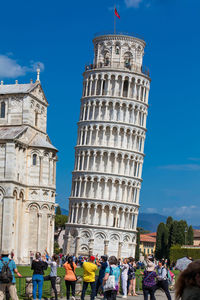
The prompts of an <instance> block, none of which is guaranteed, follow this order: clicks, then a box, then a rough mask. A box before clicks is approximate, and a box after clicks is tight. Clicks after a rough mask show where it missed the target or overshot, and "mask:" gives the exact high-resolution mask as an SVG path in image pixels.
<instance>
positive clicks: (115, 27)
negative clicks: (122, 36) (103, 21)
mask: <svg viewBox="0 0 200 300" xmlns="http://www.w3.org/2000/svg"><path fill="white" fill-rule="evenodd" d="M115 9H116V5H115ZM114 34H116V15H115V10H114Z"/></svg>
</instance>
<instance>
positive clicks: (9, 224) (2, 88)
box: [0, 69, 57, 264]
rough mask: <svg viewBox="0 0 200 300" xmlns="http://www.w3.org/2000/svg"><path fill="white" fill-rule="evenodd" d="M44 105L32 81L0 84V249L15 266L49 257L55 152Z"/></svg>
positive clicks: (51, 244)
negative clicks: (38, 253)
mask: <svg viewBox="0 0 200 300" xmlns="http://www.w3.org/2000/svg"><path fill="white" fill-rule="evenodd" d="M47 107H48V102H47V99H46V97H45V94H44V91H43V89H42V87H41V84H40V79H39V69H38V70H37V81H36V82H35V83H33V82H32V81H31V82H30V83H28V84H19V83H18V81H16V82H15V84H9V85H6V84H4V83H3V81H1V85H0V249H1V250H4V251H8V252H9V253H10V252H11V251H13V252H14V258H15V261H16V262H17V263H18V264H27V263H29V261H30V252H31V251H32V252H34V253H35V252H36V251H41V252H44V249H47V251H48V252H49V253H51V254H52V253H53V246H54V245H53V244H54V215H55V192H56V161H57V155H56V153H57V149H56V148H55V147H54V146H53V145H52V143H51V141H50V139H49V137H48V135H47V133H46V126H47Z"/></svg>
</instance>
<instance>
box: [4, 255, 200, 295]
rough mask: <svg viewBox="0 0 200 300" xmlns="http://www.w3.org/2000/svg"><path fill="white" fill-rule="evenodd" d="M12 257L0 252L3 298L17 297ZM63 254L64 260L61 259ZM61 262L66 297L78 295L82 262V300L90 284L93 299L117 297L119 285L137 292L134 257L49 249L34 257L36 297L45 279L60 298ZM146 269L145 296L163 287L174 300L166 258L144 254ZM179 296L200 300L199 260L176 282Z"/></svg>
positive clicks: (33, 279) (126, 293) (143, 272)
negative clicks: (50, 251) (83, 254)
mask: <svg viewBox="0 0 200 300" xmlns="http://www.w3.org/2000/svg"><path fill="white" fill-rule="evenodd" d="M13 257H14V255H12V258H9V254H8V253H7V252H2V253H1V259H0V300H3V299H4V297H6V300H8V299H9V298H10V297H11V298H12V299H13V300H18V295H17V289H16V284H15V283H16V279H15V276H14V273H16V274H17V276H18V277H21V274H20V273H19V272H18V270H17V266H16V264H15V262H14V260H13ZM61 258H62V261H61ZM60 264H62V267H63V268H64V269H65V277H64V280H65V285H66V298H67V300H69V299H70V294H71V299H72V300H75V295H76V282H77V276H76V268H77V265H80V266H81V267H82V268H83V284H82V292H81V300H84V299H85V295H86V291H87V289H88V286H89V285H90V288H91V292H90V299H91V300H94V299H95V297H96V296H97V295H98V294H100V295H101V296H102V297H103V299H104V300H115V299H116V297H117V295H118V294H119V291H120V287H121V288H122V294H123V296H122V297H123V298H127V296H138V295H137V293H136V274H135V273H136V266H137V265H136V261H135V259H134V258H133V257H129V258H124V259H123V260H121V259H119V260H118V259H117V258H116V257H115V256H110V257H108V256H107V255H103V256H101V258H98V256H96V257H94V256H90V257H88V258H86V257H85V258H82V257H79V258H76V257H75V256H70V255H67V256H66V257H64V259H63V257H60V256H59V255H56V254H54V255H53V256H52V257H50V256H49V254H48V253H47V251H46V250H45V253H44V254H43V255H41V253H40V252H36V253H35V257H33V259H32V260H31V269H32V270H33V275H32V284H33V299H34V300H35V299H36V298H37V291H38V299H39V300H40V299H42V292H43V283H44V281H46V280H49V281H50V282H51V287H52V289H53V291H54V295H55V300H57V299H58V293H57V288H56V278H57V268H58V266H59V265H60ZM144 264H145V269H144V271H140V273H141V275H142V276H143V279H142V290H143V295H144V300H147V299H148V296H149V295H150V300H155V299H156V298H155V292H156V290H157V289H162V290H163V291H164V292H165V294H166V297H167V299H168V300H171V295H170V292H169V283H170V282H171V281H172V280H173V276H174V274H173V273H172V272H171V271H170V270H169V269H168V267H167V264H166V261H165V260H160V261H158V262H157V261H155V259H154V258H153V257H152V256H148V257H146V258H145V262H144ZM48 266H50V268H51V271H50V274H49V275H47V276H44V274H45V270H47V268H48ZM98 268H99V275H98V276H97V277H96V271H97V269H98ZM175 297H176V299H177V300H178V299H183V300H197V299H200V260H196V261H193V262H192V263H190V264H189V265H188V267H187V268H186V269H185V270H184V271H183V272H181V273H180V275H179V277H178V279H177V282H176V285H175Z"/></svg>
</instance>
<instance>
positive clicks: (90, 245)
mask: <svg viewBox="0 0 200 300" xmlns="http://www.w3.org/2000/svg"><path fill="white" fill-rule="evenodd" d="M88 246H89V256H91V255H93V249H94V239H90V240H89V245H88Z"/></svg>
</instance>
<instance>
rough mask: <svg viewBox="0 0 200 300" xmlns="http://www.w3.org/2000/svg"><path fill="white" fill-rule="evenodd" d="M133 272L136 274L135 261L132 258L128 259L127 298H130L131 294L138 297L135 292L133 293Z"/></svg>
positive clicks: (134, 286)
mask: <svg viewBox="0 0 200 300" xmlns="http://www.w3.org/2000/svg"><path fill="white" fill-rule="evenodd" d="M135 272H136V263H135V259H134V258H133V257H129V270H128V283H129V284H128V296H131V295H132V293H133V296H138V294H136V291H135V288H136V278H135Z"/></svg>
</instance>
